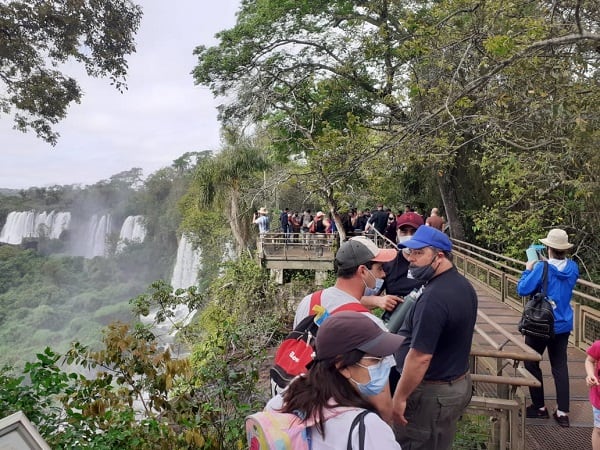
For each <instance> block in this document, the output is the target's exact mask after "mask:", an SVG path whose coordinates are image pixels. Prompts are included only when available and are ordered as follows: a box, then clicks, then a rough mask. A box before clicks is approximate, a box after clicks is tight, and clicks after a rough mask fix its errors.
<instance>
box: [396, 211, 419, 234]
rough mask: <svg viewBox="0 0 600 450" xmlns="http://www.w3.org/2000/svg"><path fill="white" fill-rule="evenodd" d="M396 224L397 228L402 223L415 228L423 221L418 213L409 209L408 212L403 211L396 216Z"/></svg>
mask: <svg viewBox="0 0 600 450" xmlns="http://www.w3.org/2000/svg"><path fill="white" fill-rule="evenodd" d="M397 224H398V228H400V227H402V226H404V225H408V226H410V227H413V228H414V229H415V230H416V229H417V228H419V227H420V226H421V225H423V224H424V223H423V218H422V217H421V215H420V214H417V213H416V212H412V211H410V212H405V213H404V214H402V215H401V216H400V217H398V220H397Z"/></svg>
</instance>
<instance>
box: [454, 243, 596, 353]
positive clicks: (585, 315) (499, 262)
mask: <svg viewBox="0 0 600 450" xmlns="http://www.w3.org/2000/svg"><path fill="white" fill-rule="evenodd" d="M453 253H454V263H455V265H456V266H457V267H458V268H459V269H460V270H461V271H462V272H463V273H464V274H465V275H466V276H468V277H469V278H470V279H471V280H473V281H475V282H478V283H480V284H483V285H485V286H486V287H487V288H488V289H489V290H490V291H491V292H492V293H494V294H495V295H496V296H497V297H498V299H499V300H500V301H501V302H503V303H506V304H507V305H510V306H511V307H512V308H514V309H515V310H517V311H519V312H520V311H522V310H523V306H524V304H525V302H526V301H527V299H526V298H521V297H519V296H518V295H517V283H518V281H519V279H520V278H521V272H522V271H523V270H524V268H525V263H524V262H523V261H519V260H517V259H514V258H509V257H507V256H504V255H501V254H498V253H494V252H492V251H490V250H486V249H484V248H481V247H478V246H476V245H473V244H470V243H468V242H464V241H459V240H457V239H453ZM599 295H600V285H598V284H595V283H591V282H589V281H586V280H582V279H579V280H577V284H576V285H575V289H574V291H573V298H572V300H571V305H572V307H573V315H574V319H573V326H574V328H573V333H572V335H571V337H570V342H571V344H573V345H575V346H576V347H578V348H580V349H582V350H585V349H587V348H588V347H589V346H590V345H591V344H592V343H593V342H594V340H595V339H597V338H599V337H600V297H599Z"/></svg>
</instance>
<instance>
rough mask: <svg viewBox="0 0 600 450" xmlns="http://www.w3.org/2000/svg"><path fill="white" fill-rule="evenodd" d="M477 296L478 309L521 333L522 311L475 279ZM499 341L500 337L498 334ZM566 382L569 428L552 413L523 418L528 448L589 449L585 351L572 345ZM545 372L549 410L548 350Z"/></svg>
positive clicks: (552, 406) (551, 395)
mask: <svg viewBox="0 0 600 450" xmlns="http://www.w3.org/2000/svg"><path fill="white" fill-rule="evenodd" d="M474 286H475V288H476V290H477V294H478V297H479V309H480V310H481V311H483V312H484V313H485V314H487V315H488V316H489V317H490V318H491V319H492V320H494V321H495V322H496V323H498V324H499V325H501V326H502V327H503V328H504V329H505V330H508V331H509V332H512V333H513V334H514V335H515V336H520V335H519V332H518V331H517V323H518V321H519V318H520V317H521V314H520V313H519V312H518V311H516V310H514V309H513V308H511V307H510V306H508V305H506V304H504V303H502V302H500V301H499V300H498V299H497V298H496V296H494V295H493V294H491V293H490V291H489V290H488V289H487V288H486V287H485V286H483V285H478V284H476V283H474ZM498 341H499V342H501V341H502V339H501V338H500V337H499V338H498ZM567 354H568V361H569V380H570V381H569V383H570V392H571V404H570V413H569V419H570V422H571V427H570V428H562V427H560V426H559V425H558V424H557V423H556V422H555V421H554V419H553V418H552V417H550V419H526V421H525V448H526V449H528V450H538V449H544V450H548V449H556V450H586V449H591V448H592V446H591V433H592V427H593V417H592V410H591V406H590V403H589V401H588V389H587V387H586V385H585V368H584V360H585V352H583V351H582V350H579V349H577V348H575V347H573V346H569V349H568V353H567ZM541 366H542V373H543V376H544V393H545V399H546V407H547V408H548V410H549V412H550V414H552V411H553V410H554V409H555V408H556V390H555V387H554V380H553V378H552V372H551V370H550V364H549V362H548V354H547V353H544V355H543V359H542V362H541ZM525 397H526V398H527V405H529V404H530V399H529V392H528V390H527V389H526V388H525Z"/></svg>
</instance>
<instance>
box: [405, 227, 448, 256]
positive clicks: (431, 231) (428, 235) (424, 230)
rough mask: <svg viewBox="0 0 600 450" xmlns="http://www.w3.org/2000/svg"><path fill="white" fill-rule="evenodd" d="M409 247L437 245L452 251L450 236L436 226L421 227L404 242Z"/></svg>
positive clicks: (436, 246)
mask: <svg viewBox="0 0 600 450" xmlns="http://www.w3.org/2000/svg"><path fill="white" fill-rule="evenodd" d="M402 245H403V246H405V247H407V248H423V247H435V248H439V249H441V250H444V251H446V252H451V251H452V242H451V241H450V238H449V237H448V236H447V235H446V234H445V233H442V232H441V231H440V230H438V229H437V228H434V227H419V228H417V231H416V232H415V234H413V235H412V237H411V238H410V239H409V240H408V241H404V242H403V243H402Z"/></svg>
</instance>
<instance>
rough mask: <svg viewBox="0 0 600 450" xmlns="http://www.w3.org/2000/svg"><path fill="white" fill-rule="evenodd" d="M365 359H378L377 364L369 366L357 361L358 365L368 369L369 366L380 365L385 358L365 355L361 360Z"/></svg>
mask: <svg viewBox="0 0 600 450" xmlns="http://www.w3.org/2000/svg"><path fill="white" fill-rule="evenodd" d="M364 359H367V360H369V361H377V362H376V363H375V364H369V365H368V366H364V365H362V364H361V363H358V362H357V363H356V365H357V366H358V367H362V368H363V369H367V368H369V367H373V366H378V365H379V364H381V361H383V358H378V357H376V356H363V357H362V358H361V359H360V360H361V361H362V360H364Z"/></svg>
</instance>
